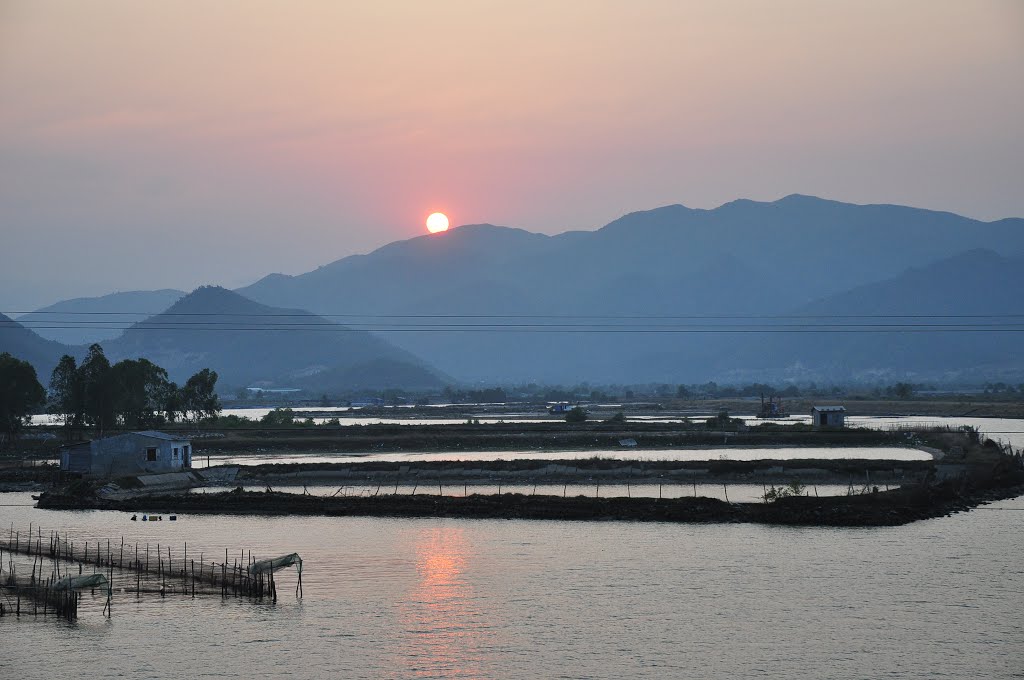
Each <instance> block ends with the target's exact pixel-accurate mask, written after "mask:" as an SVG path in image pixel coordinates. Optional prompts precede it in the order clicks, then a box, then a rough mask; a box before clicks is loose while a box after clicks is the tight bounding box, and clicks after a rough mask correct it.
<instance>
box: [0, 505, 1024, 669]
mask: <svg viewBox="0 0 1024 680" xmlns="http://www.w3.org/2000/svg"><path fill="white" fill-rule="evenodd" d="M26 502H29V501H28V497H27V495H25V494H0V527H2V528H3V531H4V533H6V531H7V530H8V528H9V526H10V525H11V523H14V524H15V525H16V526H22V527H27V525H28V522H29V521H32V522H35V523H41V524H42V526H43V528H44V531H45V530H47V529H50V528H60V529H61V531H62V532H63V531H66V532H68V534H69V535H70V536H71V537H72V538H77V539H78V540H84V539H86V538H93V539H94V538H99V537H102V538H109V537H113V538H115V539H117V540H119V538H120V536H121V535H122V534H123V535H124V536H125V538H126V539H127V540H129V541H136V540H137V541H142V542H146V541H149V542H151V543H153V544H155V543H157V542H159V543H161V544H163V545H167V544H170V545H173V546H175V549H176V550H177V547H178V546H180V545H181V543H182V542H184V541H188V542H189V552H190V554H192V553H193V551H199V550H205V551H207V553H212V552H220V553H221V554H223V548H224V547H231V548H233V549H234V548H241V547H246V548H251V549H253V550H254V551H255V552H256V554H257V556H261V555H267V554H277V553H284V552H290V551H293V550H294V551H298V552H299V553H301V554H302V556H303V558H304V559H305V560H306V568H305V571H304V575H303V584H304V590H305V599H304V600H303V601H301V602H297V601H296V600H295V599H294V598H293V597H292V596H290V595H289V594H287V589H288V587H289V586H291V585H292V584H294V578H295V577H294V574H293V573H292V572H282V574H283V575H282V578H281V581H282V582H283V585H282V587H281V590H282V593H283V594H285V596H284V597H282V598H281V600H280V601H279V602H278V604H277V605H271V604H253V603H250V602H247V601H238V600H228V601H221V600H220V599H219V598H217V597H213V598H199V599H196V600H191V599H187V598H178V597H168V598H167V599H163V600H161V599H159V598H155V597H153V596H149V597H145V598H143V599H142V600H141V601H136V600H135V599H134V597H132V596H131V595H117V596H115V603H114V617H113V618H112V619H110V620H105V619H103V618H101V616H100V609H101V607H102V603H101V602H100V600H99V598H98V597H97V599H96V600H91V599H90V598H89V597H88V596H87V598H86V602H85V604H84V606H83V607H82V609H81V612H80V614H81V618H80V619H79V621H78V622H77V623H75V624H68V623H60V622H57V621H55V620H53V619H48V620H43V619H41V618H40V619H37V620H34V619H33V618H32V617H31V616H29V617H24V616H23V617H22V619H21V620H20V621H18V620H15V619H14V618H13V617H5V618H3V619H0V641H2V645H0V677H4V678H18V679H26V680H27V679H30V678H40V679H44V678H45V679H46V680H52V678H54V677H67V676H68V675H69V674H70V675H72V676H74V677H133V678H136V677H156V678H171V677H173V678H179V677H238V676H241V677H257V676H263V677H280V676H292V677H344V678H349V677H351V678H536V677H552V678H559V677H565V678H570V677H571V678H576V677H594V678H622V677H646V678H669V677H673V678H674V677H716V678H737V677H758V676H760V677H771V678H775V677H787V676H789V677H811V678H818V677H832V678H864V677H876V678H877V677H887V676H889V677H901V678H904V677H910V678H936V677H949V678H1012V677H1018V678H1019V677H1022V672H1024V662H1022V659H1024V617H1022V616H1021V611H1022V609H1024V594H1022V592H1024V591H1022V588H1021V583H1022V580H1024V566H1022V563H1021V555H1022V554H1024V532H1022V531H1021V529H1022V528H1024V527H1022V522H1024V499H1016V500H1012V501H1004V502H1000V503H996V504H993V505H990V506H987V507H986V508H985V509H980V510H977V511H974V512H970V513H966V514H960V515H955V516H953V517H946V518H940V519H936V520H929V521H925V522H919V523H916V524H912V525H909V526H904V527H896V528H882V529H843V530H837V529H784V528H773V527H764V526H754V525H745V524H736V525H729V524H712V525H692V526H691V525H670V524H629V523H621V522H601V523H570V522H529V521H507V520H499V521H492V520H478V521H472V520H441V519H424V520H389V519H372V518H301V519H296V518H257V517H189V516H182V517H181V519H180V521H178V522H174V523H171V522H160V523H146V524H142V523H139V522H129V521H127V517H126V516H125V515H124V514H122V513H108V512H49V511H42V510H35V509H32V508H30V507H9V504H17V503H26ZM5 562H6V559H5Z"/></svg>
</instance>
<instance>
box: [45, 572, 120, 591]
mask: <svg viewBox="0 0 1024 680" xmlns="http://www.w3.org/2000/svg"><path fill="white" fill-rule="evenodd" d="M105 585H107V577H106V576H104V575H103V574H85V575H84V576H65V577H64V578H62V579H61V580H59V581H57V582H56V583H54V584H53V586H52V588H53V590H85V589H86V588H99V587H100V586H105Z"/></svg>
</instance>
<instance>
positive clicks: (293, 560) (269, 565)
mask: <svg viewBox="0 0 1024 680" xmlns="http://www.w3.org/2000/svg"><path fill="white" fill-rule="evenodd" d="M292 565H295V570H296V571H298V572H299V573H300V574H301V573H302V558H301V557H299V553H292V554H290V555H282V556H281V557H273V558H271V559H268V560H259V561H257V562H253V565H252V567H250V569H251V570H252V573H254V574H262V573H263V572H275V571H280V570H281V569H284V568H286V567H290V566H292Z"/></svg>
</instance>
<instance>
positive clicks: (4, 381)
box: [0, 344, 221, 438]
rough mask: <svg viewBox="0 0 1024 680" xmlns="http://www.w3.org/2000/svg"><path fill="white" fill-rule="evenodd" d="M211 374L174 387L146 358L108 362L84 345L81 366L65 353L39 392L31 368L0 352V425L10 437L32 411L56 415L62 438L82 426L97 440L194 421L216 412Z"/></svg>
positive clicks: (96, 348) (217, 402) (99, 349)
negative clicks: (112, 431) (119, 432)
mask: <svg viewBox="0 0 1024 680" xmlns="http://www.w3.org/2000/svg"><path fill="white" fill-rule="evenodd" d="M216 386H217V372H216V371H211V370H210V369H208V368H204V369H203V370H201V371H199V372H198V373H196V374H194V375H193V376H192V377H190V378H189V379H188V380H187V381H185V384H184V385H182V386H180V387H179V386H178V385H177V384H176V383H174V382H172V381H171V380H170V379H169V378H168V376H167V370H166V369H164V368H162V367H160V366H157V365H156V364H154V363H153V362H151V361H149V360H148V359H141V358H140V359H123V360H122V361H119V362H117V363H116V364H111V363H110V361H109V360H108V359H107V357H106V356H105V355H104V353H103V348H102V347H101V346H100V345H98V344H94V345H92V346H90V347H89V351H88V353H87V354H86V357H85V358H84V359H83V360H82V363H81V364H78V363H77V362H76V361H75V358H74V357H73V356H71V355H68V354H65V355H64V356H62V357H61V359H60V361H59V362H58V363H57V366H56V368H54V369H53V373H52V374H51V375H50V385H49V390H46V389H44V388H43V386H42V385H41V384H40V382H39V379H38V377H37V375H36V371H35V368H33V367H32V365H31V364H30V363H28V362H27V361H22V360H20V359H17V358H15V357H13V356H11V355H10V354H8V353H6V352H5V353H3V354H0V427H2V428H3V431H4V432H5V433H6V434H7V435H8V436H10V437H11V438H13V437H14V436H15V435H16V434H17V432H18V430H19V429H20V428H21V426H22V425H23V424H25V423H26V422H27V421H28V418H29V416H30V415H31V414H32V413H35V412H38V411H39V410H41V409H43V408H46V409H47V410H48V411H49V412H50V413H53V414H55V415H58V416H60V418H61V422H62V424H63V426H64V428H65V431H66V434H67V436H68V438H71V437H72V436H74V434H75V433H77V432H81V431H83V430H84V429H86V428H92V429H94V430H95V431H96V432H97V434H98V435H99V436H103V433H104V432H106V431H107V430H110V429H112V428H125V429H132V430H135V429H146V428H152V427H159V426H161V425H164V424H166V423H168V422H175V421H178V420H185V421H191V422H199V421H202V420H207V419H210V418H215V417H216V416H217V415H218V414H219V413H220V410H221V405H220V399H219V397H218V396H217V392H216Z"/></svg>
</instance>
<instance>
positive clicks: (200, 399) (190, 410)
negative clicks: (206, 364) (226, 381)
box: [180, 368, 221, 422]
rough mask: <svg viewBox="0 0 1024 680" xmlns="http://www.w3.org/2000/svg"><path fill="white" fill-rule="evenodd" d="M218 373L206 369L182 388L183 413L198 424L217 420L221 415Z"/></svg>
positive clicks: (186, 382)
mask: <svg viewBox="0 0 1024 680" xmlns="http://www.w3.org/2000/svg"><path fill="white" fill-rule="evenodd" d="M216 387H217V371H211V370H210V369H208V368H204V369H203V370H201V371H199V372H198V373H196V374H195V375H193V376H192V377H191V378H189V379H188V380H187V381H185V386H184V387H182V388H181V391H180V400H181V405H180V408H181V411H182V412H183V413H185V415H186V417H188V416H189V415H191V418H192V420H194V421H196V422H198V421H200V420H204V419H207V418H216V417H217V414H218V413H220V410H221V406H220V398H219V397H218V396H217V391H216Z"/></svg>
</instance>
